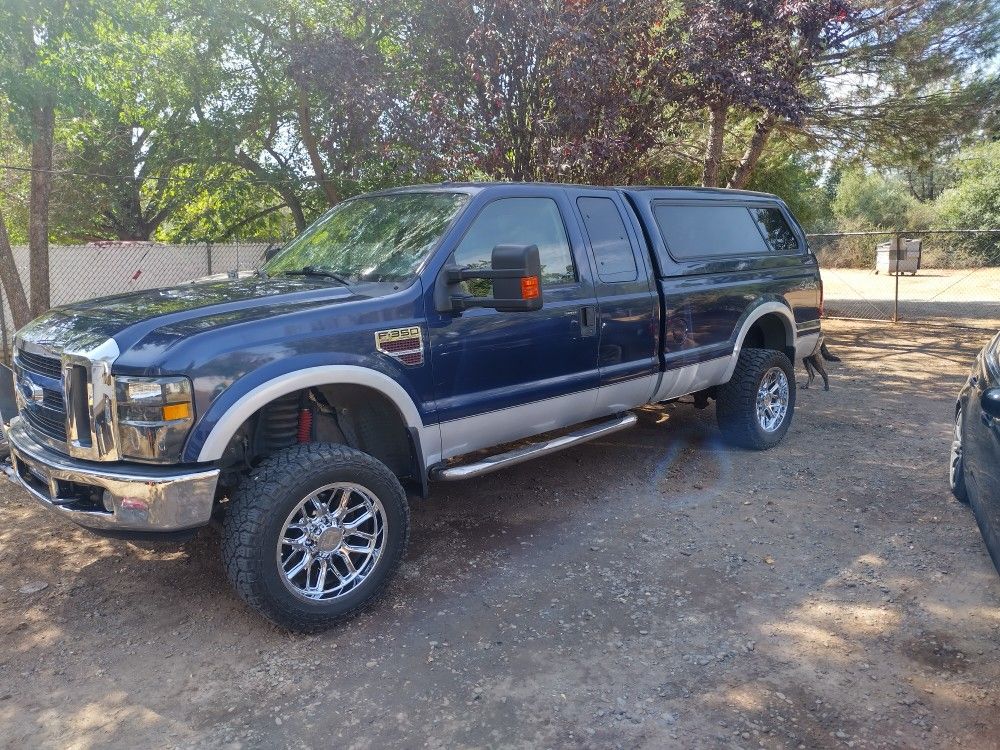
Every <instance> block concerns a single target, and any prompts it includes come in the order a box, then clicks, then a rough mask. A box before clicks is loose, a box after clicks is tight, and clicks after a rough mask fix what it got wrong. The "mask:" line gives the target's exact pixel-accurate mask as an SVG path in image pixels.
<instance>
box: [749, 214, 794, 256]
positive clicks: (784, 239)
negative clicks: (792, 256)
mask: <svg viewBox="0 0 1000 750" xmlns="http://www.w3.org/2000/svg"><path fill="white" fill-rule="evenodd" d="M750 213H751V214H753V217H754V218H755V219H756V220H757V224H758V226H760V231H761V232H763V234H764V237H765V238H766V239H767V241H768V244H770V245H771V247H772V248H774V251H775V252H776V253H797V252H798V251H799V241H798V239H796V237H795V232H793V231H792V228H791V227H790V226H788V222H787V221H785V217H784V216H783V215H782V214H781V211H779V210H778V209H776V208H751V209H750Z"/></svg>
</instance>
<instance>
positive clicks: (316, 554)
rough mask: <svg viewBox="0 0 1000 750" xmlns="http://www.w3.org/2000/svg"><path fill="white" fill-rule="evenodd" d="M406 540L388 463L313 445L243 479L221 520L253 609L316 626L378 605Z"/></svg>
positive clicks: (277, 457) (240, 587)
mask: <svg viewBox="0 0 1000 750" xmlns="http://www.w3.org/2000/svg"><path fill="white" fill-rule="evenodd" d="M408 537H409V508H408V506H407V503H406V495H405V493H404V492H403V488H402V486H400V484H399V480H397V479H396V477H395V475H393V473H392V472H391V471H390V470H389V469H388V468H387V467H386V466H385V465H384V464H383V463H381V462H380V461H377V460H376V459H374V458H372V457H371V456H369V455H367V454H366V453H362V452H361V451H357V450H354V449H352V448H347V447H344V446H340V445H330V444H322V443H312V444H308V445H300V446H295V447H292V448H288V449H285V450H283V451H280V452H278V453H275V454H274V455H272V456H269V457H268V458H266V459H264V460H263V461H262V462H261V464H260V465H259V466H258V467H257V468H255V469H254V470H253V471H251V472H250V473H249V474H248V475H247V476H246V477H245V479H244V480H243V482H242V483H241V485H240V487H239V489H238V490H237V491H236V493H235V494H234V496H233V498H232V500H231V501H230V503H229V508H228V511H227V513H226V517H225V521H224V523H223V532H222V551H223V561H224V563H225V567H226V573H227V575H228V576H229V579H230V581H231V582H232V584H233V586H234V587H235V588H236V591H237V593H238V594H239V595H240V597H241V598H242V599H243V600H244V601H246V602H247V603H248V604H249V605H250V606H251V607H253V608H254V609H256V610H257V611H258V612H260V613H261V614H263V615H264V616H265V617H267V618H269V619H270V620H272V621H274V622H276V623H278V624H279V625H282V626H284V627H286V628H289V629H290V630H299V631H313V630H319V629H322V628H326V627H329V626H331V625H334V624H336V623H337V622H339V621H341V620H344V619H346V618H348V617H350V616H352V615H354V614H356V613H357V612H359V611H360V610H362V609H363V608H364V607H366V606H367V605H369V604H370V603H371V602H373V601H374V600H375V599H376V598H377V597H378V596H379V595H380V594H381V593H382V592H383V591H384V590H385V588H386V586H387V585H388V583H389V580H390V579H391V577H392V574H393V573H394V572H395V570H396V568H397V567H398V566H399V563H400V561H401V560H402V557H403V553H404V551H405V549H406V542H407V539H408Z"/></svg>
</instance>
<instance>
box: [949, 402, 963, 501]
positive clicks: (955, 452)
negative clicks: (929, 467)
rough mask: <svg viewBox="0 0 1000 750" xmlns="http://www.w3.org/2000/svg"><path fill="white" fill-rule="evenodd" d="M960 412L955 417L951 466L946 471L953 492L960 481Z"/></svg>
mask: <svg viewBox="0 0 1000 750" xmlns="http://www.w3.org/2000/svg"><path fill="white" fill-rule="evenodd" d="M961 471H962V410H961V409H959V410H958V413H957V414H956V415H955V435H954V437H953V438H952V441H951V465H950V467H949V469H948V480H949V482H951V488H952V489H953V490H954V489H955V488H956V487H958V485H959V483H960V482H961V481H962V478H961V476H960V473H961Z"/></svg>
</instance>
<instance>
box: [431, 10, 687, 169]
mask: <svg viewBox="0 0 1000 750" xmlns="http://www.w3.org/2000/svg"><path fill="white" fill-rule="evenodd" d="M661 11H662V8H660V7H658V6H657V4H656V3H652V4H645V5H642V6H636V5H635V4H633V3H629V2H624V0H594V1H593V2H558V1H554V0H545V1H543V2H534V1H529V0H487V2H482V3H480V2H471V1H470V0H447V1H446V2H440V3H439V2H425V3H424V4H423V5H422V6H421V9H420V14H419V16H418V17H417V19H416V23H417V29H416V34H415V35H416V36H417V38H418V39H419V40H420V45H421V46H420V49H419V50H418V54H420V55H422V64H421V74H422V78H423V86H422V87H421V88H419V89H418V90H417V91H416V92H415V96H416V99H417V101H419V102H420V103H421V104H422V105H423V106H424V108H425V111H426V119H425V122H426V128H427V130H428V131H429V132H430V133H431V134H432V136H433V138H432V140H431V142H432V143H434V144H436V145H437V146H438V147H439V149H440V151H441V157H442V166H441V168H442V170H443V171H444V172H445V173H446V174H452V175H457V176H461V175H469V174H473V175H476V174H478V175H481V176H485V177H492V178H502V179H512V180H531V179H535V180H580V179H585V180H589V181H593V182H614V181H630V180H634V179H638V178H639V176H640V175H642V174H643V172H644V170H645V169H646V167H647V164H646V163H645V159H646V158H647V157H648V156H649V155H650V153H651V152H652V151H653V149H654V147H655V146H657V145H658V143H659V139H660V138H661V137H662V135H663V134H664V133H665V132H666V131H668V130H669V129H670V127H671V123H672V112H671V110H670V109H669V108H668V107H666V106H665V102H666V101H668V99H669V96H670V92H671V91H672V83H671V76H672V73H673V70H674V63H675V61H674V59H673V50H674V45H673V44H672V43H671V41H670V34H671V33H673V29H674V25H673V24H672V23H670V22H668V19H664V17H663V16H662V15H661Z"/></svg>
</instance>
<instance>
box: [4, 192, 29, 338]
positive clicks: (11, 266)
mask: <svg viewBox="0 0 1000 750" xmlns="http://www.w3.org/2000/svg"><path fill="white" fill-rule="evenodd" d="M0 283H2V284H3V292H4V296H6V297H7V304H8V305H10V312H11V315H13V317H14V328H20V327H21V326H23V325H24V324H25V323H27V322H28V321H29V320H31V309H30V308H29V307H28V298H27V296H26V295H25V294H24V284H22V283H21V276H20V275H19V274H18V272H17V263H16V262H15V261H14V251H13V250H12V249H11V247H10V235H8V234H7V222H6V221H5V220H4V217H3V213H2V212H0ZM2 314H3V312H2V311H0V315H2Z"/></svg>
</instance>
